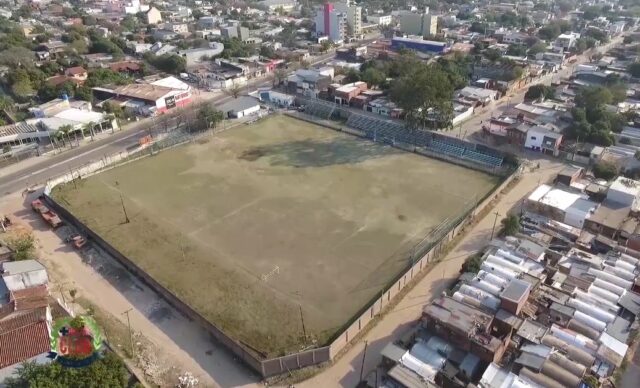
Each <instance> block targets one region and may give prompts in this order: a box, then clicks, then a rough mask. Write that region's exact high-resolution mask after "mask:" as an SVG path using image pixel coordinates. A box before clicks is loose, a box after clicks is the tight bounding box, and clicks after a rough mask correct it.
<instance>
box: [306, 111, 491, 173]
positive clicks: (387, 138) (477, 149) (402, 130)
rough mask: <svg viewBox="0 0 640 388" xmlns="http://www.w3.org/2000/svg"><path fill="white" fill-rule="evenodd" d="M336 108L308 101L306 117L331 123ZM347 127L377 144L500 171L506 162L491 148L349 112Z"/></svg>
mask: <svg viewBox="0 0 640 388" xmlns="http://www.w3.org/2000/svg"><path fill="white" fill-rule="evenodd" d="M336 108H338V106H337V105H335V104H332V103H330V102H320V101H317V102H316V101H309V102H307V105H306V107H305V113H307V114H311V115H313V116H317V117H321V118H324V119H328V118H330V117H331V116H332V114H333V113H334V111H335V109H336ZM346 124H347V126H349V127H351V128H353V129H356V130H359V131H361V132H362V133H363V134H364V136H365V137H367V138H368V139H371V140H373V141H377V142H382V143H386V144H394V143H405V144H410V145H413V146H416V147H422V148H424V149H427V150H429V151H431V152H435V153H440V154H444V155H448V156H450V157H455V158H459V159H464V160H468V161H471V162H473V163H478V164H482V165H485V166H489V167H500V166H501V165H502V162H503V157H502V156H501V155H500V154H499V153H498V152H497V151H495V150H493V149H491V148H489V147H486V146H483V145H480V144H474V143H470V142H467V141H465V140H462V139H456V138H453V137H449V136H445V135H441V134H438V133H434V132H429V131H422V130H414V129H410V128H408V127H406V126H405V125H403V124H402V123H399V122H395V121H391V120H386V119H384V118H377V117H372V116H368V115H365V114H358V113H354V112H350V114H349V117H348V119H347V123H346Z"/></svg>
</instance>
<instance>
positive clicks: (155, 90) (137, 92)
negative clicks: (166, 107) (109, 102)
mask: <svg viewBox="0 0 640 388" xmlns="http://www.w3.org/2000/svg"><path fill="white" fill-rule="evenodd" d="M172 91H173V89H171V88H168V87H165V86H156V85H151V84H129V85H121V86H116V87H115V88H114V89H113V92H114V93H116V94H119V95H124V96H128V97H132V98H138V99H141V100H147V101H156V100H158V99H160V98H163V97H165V96H166V95H168V94H169V93H171V92H172Z"/></svg>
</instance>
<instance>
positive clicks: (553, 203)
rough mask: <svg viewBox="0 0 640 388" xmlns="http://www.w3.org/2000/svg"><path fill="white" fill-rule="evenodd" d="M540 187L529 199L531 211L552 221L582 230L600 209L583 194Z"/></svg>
mask: <svg viewBox="0 0 640 388" xmlns="http://www.w3.org/2000/svg"><path fill="white" fill-rule="evenodd" d="M569 190H570V189H567V190H565V189H563V188H559V187H552V186H549V185H540V186H538V188H536V189H535V190H534V191H533V193H531V195H529V197H528V198H527V201H526V206H527V208H528V209H529V210H531V211H533V212H535V213H538V214H541V215H544V216H545V217H549V218H551V219H552V220H555V221H558V222H562V223H565V224H567V225H569V226H573V227H575V228H580V229H582V228H583V227H584V226H585V225H587V224H588V223H587V220H588V219H590V218H591V216H592V215H593V213H594V212H595V211H596V209H597V208H598V203H596V202H593V201H591V200H589V199H588V196H587V195H586V194H583V193H578V192H575V191H573V190H571V191H569Z"/></svg>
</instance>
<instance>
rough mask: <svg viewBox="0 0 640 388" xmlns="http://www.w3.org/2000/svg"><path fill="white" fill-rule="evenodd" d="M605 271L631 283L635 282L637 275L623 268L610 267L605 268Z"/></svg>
mask: <svg viewBox="0 0 640 388" xmlns="http://www.w3.org/2000/svg"><path fill="white" fill-rule="evenodd" d="M604 270H605V272H608V273H611V274H614V275H616V276H618V277H621V278H623V279H625V280H628V281H630V282H633V281H634V280H635V279H636V275H635V274H634V273H633V272H629V271H627V270H626V269H624V268H621V267H611V266H608V267H605V269H604Z"/></svg>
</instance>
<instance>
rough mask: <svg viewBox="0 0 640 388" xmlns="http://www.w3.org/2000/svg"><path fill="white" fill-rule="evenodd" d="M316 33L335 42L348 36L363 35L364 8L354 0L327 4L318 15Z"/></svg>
mask: <svg viewBox="0 0 640 388" xmlns="http://www.w3.org/2000/svg"><path fill="white" fill-rule="evenodd" d="M316 33H317V34H318V35H326V36H328V37H329V39H331V40H332V41H334V42H337V41H340V40H344V39H345V38H346V37H347V36H355V37H358V36H360V35H362V7H359V6H357V5H355V3H354V2H353V1H352V0H345V1H344V2H341V3H336V4H333V3H325V4H324V6H323V7H322V8H320V9H319V10H318V13H317V14H316Z"/></svg>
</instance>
